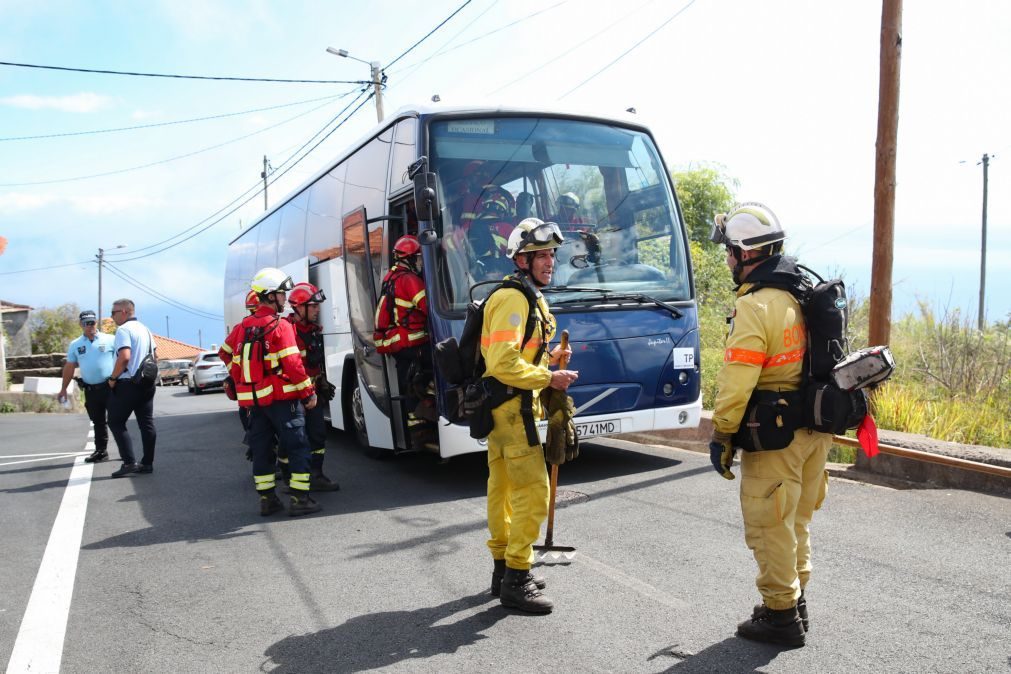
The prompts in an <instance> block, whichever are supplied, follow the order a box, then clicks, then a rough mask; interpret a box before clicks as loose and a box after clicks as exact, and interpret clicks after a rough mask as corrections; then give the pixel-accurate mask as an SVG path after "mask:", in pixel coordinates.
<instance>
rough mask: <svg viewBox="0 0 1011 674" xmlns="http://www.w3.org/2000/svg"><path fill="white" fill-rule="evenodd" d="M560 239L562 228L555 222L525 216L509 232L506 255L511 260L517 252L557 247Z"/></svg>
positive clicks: (561, 239) (560, 243) (559, 244)
mask: <svg viewBox="0 0 1011 674" xmlns="http://www.w3.org/2000/svg"><path fill="white" fill-rule="evenodd" d="M562 241H564V238H563V237H562V230H560V229H559V228H558V225H556V224H555V223H553V222H544V221H543V220H541V219H540V218H526V219H525V220H520V223H519V224H518V225H516V227H515V228H514V229H513V231H512V232H511V233H510V234H509V242H508V243H507V244H506V257H508V258H509V259H510V260H513V259H515V258H516V255H517V254H519V253H532V252H534V251H537V250H549V249H554V248H558V247H559V246H561V245H562Z"/></svg>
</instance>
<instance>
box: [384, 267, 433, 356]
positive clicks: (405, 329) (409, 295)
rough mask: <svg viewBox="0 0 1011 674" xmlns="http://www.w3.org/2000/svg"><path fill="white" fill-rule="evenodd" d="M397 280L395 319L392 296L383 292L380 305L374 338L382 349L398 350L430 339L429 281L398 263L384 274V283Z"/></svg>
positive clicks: (394, 282)
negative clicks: (391, 306) (427, 295)
mask: <svg viewBox="0 0 1011 674" xmlns="http://www.w3.org/2000/svg"><path fill="white" fill-rule="evenodd" d="M387 283H392V284H393V296H394V301H395V306H394V307H393V313H394V316H393V321H391V320H390V307H389V306H387V302H388V301H389V298H388V297H387V295H386V293H383V294H382V296H381V297H380V298H379V304H378V306H376V330H375V333H374V334H373V339H374V340H375V343H376V350H377V351H379V353H396V352H398V351H402V350H404V349H409V348H411V347H413V346H420V345H421V344H424V343H426V342H427V341H428V299H427V298H426V296H425V282H424V281H423V280H422V279H421V277H420V276H418V275H417V274H415V273H414V272H412V271H411V270H410V269H408V268H407V267H406V266H404V265H401V264H399V263H398V264H395V265H393V266H392V267H390V270H389V271H388V272H386V276H385V277H383V285H384V286H385V285H386V284H387Z"/></svg>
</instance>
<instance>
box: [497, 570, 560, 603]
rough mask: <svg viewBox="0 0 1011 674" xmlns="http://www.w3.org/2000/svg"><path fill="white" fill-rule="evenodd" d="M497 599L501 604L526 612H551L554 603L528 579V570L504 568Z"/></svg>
mask: <svg viewBox="0 0 1011 674" xmlns="http://www.w3.org/2000/svg"><path fill="white" fill-rule="evenodd" d="M499 601H501V602H502V605H503V606H508V607H509V608H517V609H519V610H521V611H526V612H528V613H551V609H553V608H554V604H552V603H551V600H550V599H548V598H547V597H545V596H544V595H542V594H541V591H540V590H539V589H537V586H536V585H535V584H534V583H532V582H531V580H530V572H529V571H520V570H519V569H510V568H509V567H508V566H507V567H506V569H505V575H504V576H503V577H502V588H501V593H500V597H499Z"/></svg>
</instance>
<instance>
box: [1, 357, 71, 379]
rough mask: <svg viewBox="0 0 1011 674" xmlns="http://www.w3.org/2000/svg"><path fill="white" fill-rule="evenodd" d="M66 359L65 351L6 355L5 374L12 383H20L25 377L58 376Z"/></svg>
mask: <svg viewBox="0 0 1011 674" xmlns="http://www.w3.org/2000/svg"><path fill="white" fill-rule="evenodd" d="M66 360H67V354H65V353H42V354H35V355H34V356H8V358H7V374H9V375H10V378H11V383H12V384H21V383H23V382H24V380H25V377H59V376H61V374H62V372H63V364H64V363H65V362H66Z"/></svg>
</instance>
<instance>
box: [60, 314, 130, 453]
mask: <svg viewBox="0 0 1011 674" xmlns="http://www.w3.org/2000/svg"><path fill="white" fill-rule="evenodd" d="M78 320H79V321H80V323H81V331H82V333H83V334H82V335H81V336H80V337H78V338H77V339H75V340H74V341H72V342H71V343H70V346H69V347H67V362H66V364H65V365H64V366H63V388H61V389H60V393H59V396H58V398H59V399H60V401H61V402H62V401H64V400H66V399H67V387H68V386H70V380H71V379H72V378H73V377H74V370H75V369H76V368H78V367H80V368H81V376H80V377H79V378H78V380H77V383H78V384H80V385H81V388H82V389H83V390H84V408H85V409H86V410H88V418H89V419H91V423H92V424H94V426H95V451H94V452H92V454H91V456H89V457H88V458H86V459H85V461H87V462H88V463H98V462H99V461H105V460H106V459H108V458H109V454H108V452H107V451H106V448H107V447H108V445H109V427H108V425H107V423H106V410H105V408H106V404H107V403H108V400H109V386H108V384H106V381H107V380H108V379H109V377H110V376H111V375H112V367H113V365H114V363H115V361H116V358H115V352H114V351H113V348H112V344H113V336H112V335H107V334H105V333H103V332H99V331H98V317H97V316H95V312H94V311H92V310H90V309H88V310H87V311H82V312H81V314H80V315H79V316H78Z"/></svg>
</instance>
